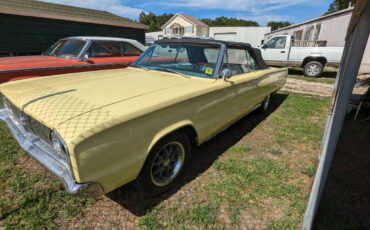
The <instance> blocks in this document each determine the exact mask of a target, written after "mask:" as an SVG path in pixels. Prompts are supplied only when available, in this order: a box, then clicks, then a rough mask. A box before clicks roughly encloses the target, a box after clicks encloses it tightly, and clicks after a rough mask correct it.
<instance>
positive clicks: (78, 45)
mask: <svg viewBox="0 0 370 230" xmlns="http://www.w3.org/2000/svg"><path fill="white" fill-rule="evenodd" d="M144 50H145V47H144V46H143V45H142V44H141V43H140V42H138V41H135V40H132V39H123V38H109V37H69V38H63V39H61V40H59V41H58V42H56V43H55V44H54V45H52V46H51V47H50V48H49V49H48V50H46V51H45V52H44V53H43V54H41V55H40V56H20V57H4V58H0V84H1V83H4V82H7V81H13V80H19V79H24V78H33V77H40V76H48V75H55V74H63V73H75V72H83V71H92V70H101V69H114V68H124V67H127V66H129V65H130V64H132V63H133V62H134V61H135V60H136V59H137V58H138V57H139V56H140V55H141V54H142V52H143V51H144Z"/></svg>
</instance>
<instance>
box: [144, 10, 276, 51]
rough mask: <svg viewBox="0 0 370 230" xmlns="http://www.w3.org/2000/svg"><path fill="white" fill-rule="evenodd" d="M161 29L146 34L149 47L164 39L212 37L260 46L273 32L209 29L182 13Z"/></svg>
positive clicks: (264, 28) (256, 28)
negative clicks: (265, 37) (265, 36)
mask: <svg viewBox="0 0 370 230" xmlns="http://www.w3.org/2000/svg"><path fill="white" fill-rule="evenodd" d="M161 28H162V31H159V32H151V33H146V44H147V45H150V44H151V43H153V42H154V41H155V40H158V39H161V38H163V37H210V38H214V39H218V40H225V41H236V42H246V43H250V44H251V45H252V46H258V45H261V42H263V39H264V35H265V34H266V33H269V32H270V31H271V27H209V26H208V25H206V24H205V23H203V22H202V21H200V20H198V19H196V18H195V17H193V16H191V15H187V14H181V13H176V14H175V15H174V16H173V17H172V18H171V19H170V20H168V21H167V22H166V23H165V24H164V25H163V26H162V27H161Z"/></svg>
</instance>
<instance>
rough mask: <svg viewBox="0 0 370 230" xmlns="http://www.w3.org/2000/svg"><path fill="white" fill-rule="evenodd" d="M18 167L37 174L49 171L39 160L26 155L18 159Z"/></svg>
mask: <svg viewBox="0 0 370 230" xmlns="http://www.w3.org/2000/svg"><path fill="white" fill-rule="evenodd" d="M16 166H17V167H18V168H21V169H24V170H26V171H27V172H29V173H31V174H33V175H35V174H39V173H42V172H47V171H48V170H47V169H46V168H45V167H44V166H42V165H41V164H40V163H39V162H38V161H37V160H35V159H33V158H32V157H30V156H28V155H27V156H24V157H21V158H19V159H18V164H17V165H16Z"/></svg>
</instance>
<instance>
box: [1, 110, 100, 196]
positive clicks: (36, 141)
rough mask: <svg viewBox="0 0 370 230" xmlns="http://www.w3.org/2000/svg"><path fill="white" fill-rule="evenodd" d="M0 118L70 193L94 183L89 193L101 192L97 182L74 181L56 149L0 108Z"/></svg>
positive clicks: (70, 171) (25, 148) (79, 190)
mask: <svg viewBox="0 0 370 230" xmlns="http://www.w3.org/2000/svg"><path fill="white" fill-rule="evenodd" d="M0 120H3V121H4V122H5V123H6V124H7V126H8V128H9V129H10V131H11V133H12V134H13V136H14V138H15V139H16V140H17V142H18V143H19V145H20V146H21V147H22V149H23V150H24V151H26V152H27V153H29V154H30V155H31V156H32V157H34V158H35V159H36V160H37V161H39V162H40V163H41V164H42V165H44V166H45V167H46V168H47V169H49V170H50V171H51V172H52V173H54V174H55V175H56V176H57V177H59V178H60V179H61V180H62V181H63V184H64V187H65V188H66V190H67V191H68V192H69V193H70V194H77V193H80V192H82V191H83V190H86V189H87V188H88V187H90V186H92V185H94V186H93V187H94V188H95V191H93V192H92V191H89V193H90V192H92V193H95V194H97V193H99V194H101V193H102V192H103V189H102V188H101V186H100V185H99V184H97V183H84V184H78V183H76V181H75V180H74V179H73V172H72V170H71V169H70V166H69V165H67V164H68V163H67V162H63V161H61V159H57V158H58V154H57V153H56V151H55V150H54V149H53V148H52V147H51V146H50V145H49V144H47V143H45V142H44V141H43V140H41V139H40V138H38V137H36V136H34V135H32V134H30V133H28V132H27V131H26V130H25V129H24V128H23V126H22V125H20V124H19V123H18V122H17V121H16V120H15V119H14V118H13V117H12V115H11V114H10V112H9V111H8V110H6V109H4V108H0ZM53 156H54V157H53ZM97 185H98V186H97ZM96 190H100V192H96Z"/></svg>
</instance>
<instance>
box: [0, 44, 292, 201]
mask: <svg viewBox="0 0 370 230" xmlns="http://www.w3.org/2000/svg"><path fill="white" fill-rule="evenodd" d="M286 77H287V70H286V69H274V68H268V67H267V66H266V65H265V63H264V61H263V60H262V58H261V54H260V52H259V50H258V49H253V48H252V47H251V46H250V45H248V44H244V43H233V42H225V41H216V40H202V39H163V40H159V41H156V42H155V44H154V45H153V46H151V47H150V48H148V49H147V50H146V51H145V52H144V53H143V55H142V56H140V57H139V58H138V59H137V61H136V62H135V63H134V64H133V65H132V66H131V67H128V68H126V69H123V70H122V69H119V70H104V71H94V72H84V73H75V74H66V75H59V76H50V77H44V78H38V79H27V80H21V81H15V82H8V83H5V84H3V85H1V86H0V93H1V94H2V104H3V106H2V108H1V109H0V119H2V120H3V121H5V122H6V123H7V125H8V127H9V129H10V130H11V132H12V133H13V135H14V136H15V138H16V139H17V141H18V142H19V144H20V146H21V147H22V148H23V149H25V151H27V152H28V153H30V155H32V156H33V157H35V158H36V159H37V160H39V161H40V162H41V163H42V164H43V165H44V166H46V167H47V168H48V169H49V170H51V171H52V172H53V173H54V174H56V175H57V176H59V177H60V178H61V179H62V180H63V181H64V184H65V187H66V189H67V190H68V191H69V192H70V193H78V192H80V191H82V190H86V191H89V192H93V191H100V192H104V193H107V192H109V191H112V190H113V189H116V188H117V187H120V186H122V185H124V184H126V183H128V182H130V181H133V180H136V183H137V184H138V185H141V186H142V187H143V188H144V191H145V192H147V193H149V194H151V195H154V194H157V193H160V192H163V191H165V190H167V189H169V188H171V187H172V186H173V185H174V184H176V181H177V180H179V178H181V176H182V174H183V172H184V170H186V167H187V164H188V163H189V162H188V161H189V156H190V154H191V149H192V147H194V146H196V145H199V144H201V143H203V142H205V141H206V140H208V139H210V138H211V137H213V136H214V135H215V134H217V133H218V132H220V131H222V130H223V129H225V128H226V127H228V126H230V125H231V124H232V123H233V122H235V121H237V120H238V119H240V118H241V117H243V116H245V115H246V114H247V113H249V112H251V111H252V110H254V109H256V108H260V109H261V110H265V109H266V108H267V106H268V104H269V99H270V96H271V94H272V93H274V92H276V91H277V90H279V89H280V88H281V87H282V86H283V84H284V83H285V81H286ZM94 193H95V192H94ZM95 194H96V193H95Z"/></svg>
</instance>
